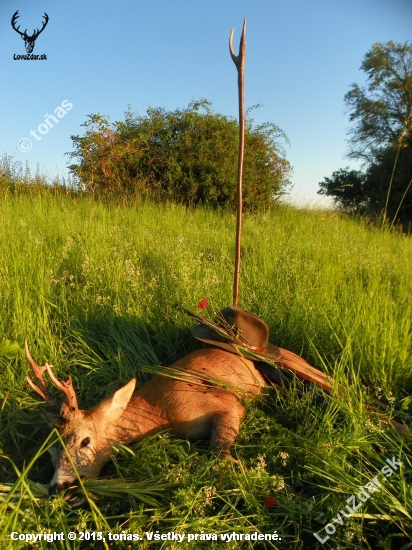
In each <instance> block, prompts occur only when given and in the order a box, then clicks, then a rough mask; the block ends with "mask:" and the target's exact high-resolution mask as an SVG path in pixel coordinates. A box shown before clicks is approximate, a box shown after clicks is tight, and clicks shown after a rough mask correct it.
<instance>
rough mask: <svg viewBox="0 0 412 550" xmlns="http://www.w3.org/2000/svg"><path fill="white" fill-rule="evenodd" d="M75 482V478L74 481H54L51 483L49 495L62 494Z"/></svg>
mask: <svg viewBox="0 0 412 550" xmlns="http://www.w3.org/2000/svg"><path fill="white" fill-rule="evenodd" d="M75 484H76V481H75V480H73V481H72V482H70V481H65V482H64V483H53V485H49V496H53V495H61V494H62V493H64V491H66V489H68V488H69V487H73V485H75Z"/></svg>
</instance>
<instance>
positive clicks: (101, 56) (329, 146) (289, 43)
mask: <svg viewBox="0 0 412 550" xmlns="http://www.w3.org/2000/svg"><path fill="white" fill-rule="evenodd" d="M16 10H19V15H20V17H19V20H18V23H17V24H18V25H20V30H22V31H24V30H25V29H26V28H27V31H28V34H31V33H32V32H33V29H37V28H40V26H41V23H42V17H43V14H44V12H47V14H48V15H49V18H50V19H49V23H48V26H47V28H46V29H45V30H44V32H43V33H42V34H41V35H40V36H39V38H38V39H37V41H36V44H35V48H34V50H33V53H34V54H46V55H47V61H26V60H14V59H13V55H14V54H17V55H22V54H25V53H26V52H25V48H24V42H23V40H22V39H21V38H20V36H19V35H18V34H17V33H16V32H15V31H14V30H13V29H12V27H11V24H10V21H11V17H12V15H13V13H14V12H15V11H16ZM244 17H246V18H247V54H246V70H245V101H246V107H250V106H252V105H255V104H258V103H260V104H261V105H262V107H261V108H260V109H258V110H256V111H254V119H255V121H256V122H257V123H260V122H264V121H271V122H274V123H276V124H277V125H278V126H280V127H281V128H282V130H284V131H285V133H286V134H287V136H288V137H289V139H290V142H291V146H290V147H287V148H286V149H287V158H288V160H289V161H290V162H291V164H292V166H293V169H294V174H293V182H294V188H293V190H292V197H293V198H294V200H298V201H307V200H309V201H311V202H312V203H315V202H317V201H319V200H320V197H319V196H318V195H317V194H316V192H317V190H318V188H319V187H318V183H319V181H321V180H322V179H323V178H324V177H325V176H329V175H330V174H331V173H332V172H333V171H334V170H337V169H339V168H342V167H344V166H354V167H356V164H354V162H353V161H352V162H349V161H348V160H347V159H345V158H344V154H345V152H346V142H345V139H346V131H347V129H348V127H349V120H348V115H347V114H345V109H344V102H343V96H344V94H345V93H346V92H347V91H348V89H349V85H350V84H351V83H353V82H358V83H360V84H362V83H363V82H364V75H363V73H362V72H361V71H360V70H359V68H360V65H361V63H362V59H363V57H364V55H365V53H366V52H367V51H368V50H369V49H370V47H371V45H372V44H373V43H375V42H386V41H388V40H394V41H398V42H405V41H406V40H411V38H412V37H411V28H412V0H277V1H275V0H220V1H214V0H213V1H209V2H205V1H203V2H200V1H196V0H191V1H188V0H151V1H148V0H146V1H140V0H136V1H132V0H118V1H117V2H113V1H110V2H109V1H106V0H100V1H97V0H89V1H87V2H85V1H84V0H83V1H80V0H72V1H71V2H70V3H67V2H62V1H60V0H54V1H51V0H30V1H29V0H17V1H14V0H2V1H1V3H0V26H1V28H0V60H1V62H0V63H1V64H0V71H1V73H0V78H1V80H0V82H1V84H0V86H1V96H0V98H1V103H0V128H1V133H0V151H1V152H2V154H4V153H7V154H8V155H12V156H13V157H14V159H15V160H22V161H23V162H25V161H26V159H27V160H28V161H29V163H30V165H31V166H32V167H34V168H35V167H36V164H37V163H39V164H40V168H41V170H42V171H43V172H44V173H46V174H48V175H50V176H51V177H53V176H54V175H57V174H59V175H65V174H66V173H67V169H66V165H67V163H68V157H67V156H65V155H64V153H65V152H67V151H71V150H72V142H71V140H70V136H71V135H73V134H74V135H76V134H81V133H82V131H83V129H82V128H81V124H82V123H84V122H85V120H86V118H87V115H89V114H91V113H98V112H100V113H101V114H104V115H107V116H108V117H110V119H111V120H112V121H115V120H120V119H122V117H123V113H124V111H125V110H126V109H127V106H128V105H129V104H130V105H131V106H132V108H133V109H134V110H135V111H138V112H139V113H140V114H143V113H145V111H146V109H147V107H148V106H149V105H151V106H154V107H158V106H160V107H165V108H167V109H172V110H173V109H175V108H177V107H179V108H182V107H185V106H187V105H188V103H189V102H190V101H191V99H193V98H194V99H199V98H202V97H205V98H207V99H209V100H210V101H212V104H213V109H214V110H215V111H217V112H220V113H223V114H226V115H232V116H237V109H238V106H237V75H236V69H235V66H234V64H233V62H232V60H231V58H230V55H229V51H228V38H229V34H230V31H231V29H232V27H235V29H236V31H235V38H234V45H235V50H236V52H237V51H238V46H239V38H240V33H241V29H242V23H243V18H244ZM64 100H67V101H68V102H70V103H71V104H72V105H73V107H72V109H71V110H70V111H67V114H66V115H65V116H64V117H63V118H61V119H60V120H59V123H58V124H54V126H53V128H50V130H49V132H48V133H47V134H46V135H43V136H41V137H42V139H41V140H36V139H35V138H33V137H32V136H30V131H31V130H35V131H36V130H37V128H38V126H39V125H40V124H42V123H43V122H44V117H45V115H46V114H52V113H53V112H54V110H55V108H56V107H58V106H59V105H61V103H62V102H63V101H64ZM23 138H29V139H30V140H31V142H32V148H31V150H30V151H28V152H25V153H24V152H21V151H19V149H18V147H17V144H18V142H19V140H21V139H23Z"/></svg>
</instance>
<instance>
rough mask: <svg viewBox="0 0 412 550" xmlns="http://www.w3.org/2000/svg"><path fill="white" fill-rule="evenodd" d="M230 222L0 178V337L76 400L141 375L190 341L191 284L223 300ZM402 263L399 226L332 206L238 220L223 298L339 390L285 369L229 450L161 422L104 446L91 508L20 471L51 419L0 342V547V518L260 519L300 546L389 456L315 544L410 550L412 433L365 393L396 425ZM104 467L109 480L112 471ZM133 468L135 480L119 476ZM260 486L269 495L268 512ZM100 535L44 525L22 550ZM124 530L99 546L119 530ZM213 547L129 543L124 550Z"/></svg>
mask: <svg viewBox="0 0 412 550" xmlns="http://www.w3.org/2000/svg"><path fill="white" fill-rule="evenodd" d="M234 223H235V220H234V216H232V215H231V214H227V213H225V214H221V213H216V212H212V211H209V210H203V209H198V210H188V209H185V208H183V207H180V206H176V205H165V206H162V207H159V206H154V205H151V204H141V205H138V206H135V207H133V206H116V205H114V204H103V203H99V202H96V201H93V200H89V199H87V198H81V199H76V198H75V197H74V198H73V197H69V196H64V195H63V194H62V195H58V196H52V195H51V194H47V193H43V194H26V195H24V196H23V195H19V194H15V195H11V194H3V195H2V196H1V198H0V243H1V246H0V296H1V300H0V341H1V340H2V339H4V340H9V341H10V342H17V343H18V344H19V345H20V348H22V347H23V342H24V339H25V338H27V340H28V341H29V344H30V348H31V351H32V354H33V356H34V357H35V359H36V360H37V362H38V363H39V364H43V363H45V362H46V361H47V362H49V363H51V364H54V365H55V367H56V371H57V373H58V374H59V376H60V377H65V376H67V375H68V374H71V375H72V377H73V379H74V383H75V386H76V388H77V390H78V396H79V400H80V405H81V406H82V407H84V408H87V407H90V406H92V405H94V404H96V403H97V402H99V400H101V399H102V398H103V397H105V396H107V395H109V394H110V393H111V392H113V391H114V390H115V389H117V388H118V387H119V386H120V385H121V384H123V383H125V382H127V381H128V380H129V379H130V378H132V377H134V376H136V377H137V378H138V380H139V384H142V383H144V382H145V381H146V380H147V379H148V377H149V376H150V375H148V374H147V373H146V372H145V369H144V368H143V367H144V366H150V365H158V364H171V363H173V362H174V361H175V360H177V359H179V358H180V357H183V356H184V355H185V354H186V353H188V352H189V351H192V350H193V349H195V348H196V347H197V343H196V342H195V341H194V340H193V339H192V337H191V335H190V332H189V329H190V327H191V321H190V319H188V318H186V317H185V316H184V315H182V314H181V313H179V311H178V310H177V309H176V308H175V304H177V303H178V304H181V305H183V306H185V307H187V308H189V309H192V310H195V309H196V305H197V303H198V302H199V300H200V299H202V298H207V299H208V300H210V301H212V303H213V305H214V307H215V309H220V308H222V307H224V306H226V305H228V304H230V303H231V296H232V279H233V258H234V253H233V250H234ZM411 267H412V241H411V239H410V237H408V236H405V235H401V234H399V235H398V234H393V233H392V234H391V233H390V232H389V231H388V230H383V231H382V230H378V229H376V228H374V227H372V226H368V225H367V224H366V223H363V222H357V221H355V220H350V219H346V218H344V217H342V216H340V215H339V214H337V213H333V212H315V211H299V210H295V209H292V208H288V207H278V208H276V209H273V210H272V211H271V212H268V213H266V214H264V215H259V216H248V217H246V218H245V220H244V230H243V247H242V273H241V287H240V302H239V305H240V306H241V307H243V308H245V309H248V310H250V311H253V312H254V313H256V314H258V315H260V316H261V317H262V318H263V319H265V321H266V322H267V323H268V325H269V327H270V333H271V341H272V342H273V343H274V344H278V345H280V346H282V347H285V348H287V349H290V350H292V351H294V352H296V353H301V354H302V355H303V357H304V358H305V359H306V360H308V361H309V362H310V363H311V364H313V365H315V366H317V367H318V368H321V369H323V370H325V371H326V372H327V373H328V374H330V375H332V376H334V377H335V378H337V379H338V380H339V381H340V382H341V383H342V384H344V385H346V386H347V388H348V394H349V399H348V401H343V400H342V399H340V398H338V397H328V396H324V395H323V394H322V393H321V392H320V391H319V390H317V389H313V390H311V391H309V392H307V393H302V392H301V390H300V388H299V384H297V385H296V387H294V388H291V389H289V390H285V389H275V390H273V391H272V392H271V394H270V396H269V397H267V398H265V399H264V400H263V401H259V402H257V403H254V404H249V405H248V410H247V415H246V418H245V421H244V423H243V424H242V429H241V433H240V435H239V437H238V439H237V442H236V445H235V448H234V450H233V453H234V455H235V456H236V457H237V458H238V459H239V461H240V464H239V466H232V465H228V464H227V463H226V462H225V461H224V460H222V459H221V458H220V457H219V456H215V455H213V454H210V453H209V452H208V445H207V442H205V443H197V444H195V445H191V446H190V445H189V444H188V443H187V442H186V441H180V440H176V438H174V437H173V436H171V435H169V434H167V433H163V434H158V435H156V436H154V437H150V438H148V439H147V440H144V441H143V442H140V443H138V444H135V445H132V446H131V452H128V450H126V449H120V451H119V452H118V453H117V454H116V456H115V457H114V459H113V461H112V463H111V464H109V465H108V466H107V467H106V468H105V469H104V470H103V472H102V474H101V476H102V478H104V479H105V480H106V482H105V483H106V492H105V491H103V494H106V495H107V494H112V495H113V496H112V497H110V498H109V497H107V496H106V497H103V498H100V499H99V500H94V499H96V498H98V497H97V496H96V495H98V488H97V489H96V487H95V489H96V491H97V492H96V493H93V486H92V485H91V486H90V487H89V490H90V498H89V501H90V502H89V505H88V506H86V507H84V508H82V509H78V510H70V509H69V508H68V507H67V506H66V505H65V504H64V502H63V501H62V500H61V499H56V500H48V499H47V498H41V497H42V491H43V490H44V489H43V485H36V483H37V484H45V483H48V481H50V479H51V477H52V472H53V468H52V466H51V462H50V460H49V458H48V456H47V453H46V452H44V450H45V448H46V447H47V445H48V441H47V437H48V433H49V429H48V428H47V425H46V422H45V421H44V422H43V420H41V412H42V411H45V410H47V406H46V405H44V404H42V403H41V402H40V400H39V399H38V398H37V396H35V395H33V394H32V393H31V392H30V391H29V388H28V386H27V384H26V382H25V376H26V374H27V373H28V365H27V364H26V361H25V359H24V357H23V355H22V354H21V353H20V354H18V355H17V356H13V355H11V354H7V353H4V354H3V355H1V356H0V403H1V406H0V485H1V484H3V493H1V491H2V489H1V488H0V493H1V494H2V496H1V497H0V532H1V533H2V536H3V542H2V543H1V544H2V546H1V547H2V548H3V547H4V548H9V547H10V548H13V549H16V548H26V544H25V543H24V542H18V541H14V542H12V541H10V533H11V531H16V530H17V531H20V532H33V533H36V532H43V531H44V530H45V531H48V530H50V531H51V532H53V531H56V532H61V531H64V532H66V533H67V532H69V531H75V530H76V529H77V530H79V531H85V530H86V529H88V530H89V531H93V530H95V531H103V532H108V531H110V530H111V531H112V532H113V533H121V532H122V531H127V532H129V533H138V534H140V535H142V534H143V533H145V532H146V531H147V532H148V531H150V530H154V531H156V530H159V531H160V532H162V533H166V532H168V531H175V532H181V533H201V531H202V530H203V531H205V532H215V533H232V532H233V531H235V532H237V533H248V532H254V531H258V532H262V533H266V532H273V531H274V530H277V532H278V533H279V536H280V537H281V538H282V540H281V541H280V542H260V543H258V546H257V547H258V548H283V547H285V546H286V545H287V546H291V547H294V548H317V547H321V545H320V543H318V542H317V540H316V539H315V537H314V536H313V532H322V533H323V534H325V531H322V529H323V528H324V526H325V525H326V524H327V523H329V521H330V519H331V518H332V517H335V516H336V514H337V513H338V512H339V510H340V509H341V508H342V507H343V506H344V505H345V500H346V499H347V498H348V497H349V496H350V495H351V494H352V493H354V492H357V489H358V487H360V486H361V485H364V484H365V483H367V482H368V481H370V480H371V479H372V478H373V477H374V475H375V474H376V473H377V472H378V471H379V470H380V468H381V467H382V466H383V464H384V463H385V459H386V458H392V457H393V456H395V457H396V458H398V459H400V460H401V462H402V464H403V466H402V469H401V472H400V473H395V474H394V475H393V476H392V477H391V478H390V482H388V484H387V485H386V486H385V489H384V490H382V491H380V492H377V493H375V494H374V495H373V496H372V497H371V498H370V499H369V500H368V501H367V502H366V503H365V504H364V505H363V507H362V508H361V510H360V511H359V512H360V514H358V515H357V517H352V518H348V519H347V521H346V522H345V524H344V525H343V526H340V525H337V529H336V533H335V534H334V535H333V536H331V538H330V539H329V541H327V542H326V543H325V545H324V547H325V548H348V549H349V548H351V549H355V548H356V549H357V548H387V549H392V548H409V547H412V546H411V543H410V534H411V533H412V514H411V502H412V488H411V480H412V470H411V463H410V456H411V448H412V445H411V438H410V437H403V436H400V435H398V434H397V433H396V432H395V431H394V430H392V429H388V427H387V426H385V425H384V424H380V422H379V420H378V419H377V418H376V417H375V418H374V417H373V416H371V415H370V414H368V413H367V412H366V410H365V408H364V406H363V405H362V403H363V402H365V401H366V400H367V399H369V400H372V399H375V400H376V402H377V403H378V404H381V405H382V407H383V408H386V410H387V411H388V412H389V413H391V414H394V415H396V418H397V419H398V420H400V421H405V422H406V423H409V424H410V425H412V414H411V410H412V409H411V407H412V405H411V404H410V403H411V399H410V394H411V393H412V377H411V368H412V359H411V332H412V330H411V323H412V306H411V304H412V301H411V291H412V282H411ZM146 370H147V369H146ZM111 478H113V479H117V480H118V479H124V480H125V482H124V483H123V484H122V483H120V482H118V484H117V486H116V483H117V482H110V479H111ZM129 480H131V481H130V483H132V485H130V484H129V485H128V486H127V487H126V485H127V483H129ZM126 481H127V483H126ZM138 482H139V483H141V484H143V485H133V483H138ZM10 487H11V489H10ZM150 487H152V488H153V487H154V489H155V490H154V491H151V489H150ZM86 489H87V485H86ZM146 489H147V492H146V493H145V491H146ZM156 489H158V490H156ZM148 494H150V495H149V496H150V498H149V500H148V497H147V495H148ZM145 495H146V498H145ZM267 496H272V497H275V498H276V499H277V503H276V504H275V505H274V506H272V507H270V508H266V507H265V505H264V499H265V498H266V497H267ZM153 499H154V500H153ZM102 544H103V543H101V542H96V543H92V542H89V543H88V545H87V546H85V545H84V544H83V546H82V545H81V544H80V543H78V542H77V543H69V542H64V543H58V542H56V543H47V542H45V541H43V542H39V543H37V546H36V547H37V548H46V547H47V548H51V547H56V548H86V547H87V548H102V547H103V546H102ZM106 544H107V545H108V546H110V545H113V544H114V543H113V542H112V543H110V542H109V541H106ZM122 544H123V546H122ZM122 544H120V543H119V544H118V545H117V546H116V547H124V548H128V547H129V546H128V544H130V543H126V542H125V543H122ZM221 544H222V543H221V542H218V543H214V542H203V541H197V542H196V541H194V542H192V543H190V545H189V544H188V543H186V542H185V543H182V544H179V543H176V542H172V541H169V542H166V543H163V546H162V543H154V542H152V543H149V542H148V541H147V540H145V541H142V542H141V543H140V547H142V548H146V547H149V546H150V547H159V548H160V547H165V548H166V547H167V548H178V547H179V548H186V547H190V548H203V547H206V546H211V547H214V546H216V547H217V546H219V547H220V545H221ZM239 544H240V543H239V542H234V543H225V545H226V547H228V548H239ZM242 544H243V547H244V548H251V547H252V546H253V544H255V543H252V542H250V543H249V542H248V543H246V542H243V543H242Z"/></svg>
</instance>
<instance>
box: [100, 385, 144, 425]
mask: <svg viewBox="0 0 412 550" xmlns="http://www.w3.org/2000/svg"><path fill="white" fill-rule="evenodd" d="M135 386H136V378H132V379H131V380H130V382H128V383H127V384H126V385H125V386H123V388H120V390H117V392H116V393H114V394H113V395H112V397H110V398H109V399H107V400H106V401H105V402H104V403H103V406H104V408H105V409H106V410H105V417H106V420H107V421H108V422H109V423H111V422H115V421H116V420H117V419H118V418H119V417H120V416H122V414H123V413H124V411H125V409H126V407H127V404H128V403H129V401H130V398H131V397H132V395H133V392H134V389H135Z"/></svg>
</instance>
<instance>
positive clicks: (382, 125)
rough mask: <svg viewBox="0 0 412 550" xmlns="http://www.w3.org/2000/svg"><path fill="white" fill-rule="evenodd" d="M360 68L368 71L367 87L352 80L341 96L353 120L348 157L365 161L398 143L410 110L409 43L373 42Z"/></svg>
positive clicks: (411, 71) (411, 65) (411, 63)
mask: <svg viewBox="0 0 412 550" xmlns="http://www.w3.org/2000/svg"><path fill="white" fill-rule="evenodd" d="M361 69H362V70H363V71H365V72H366V74H367V75H368V76H367V82H368V85H367V87H364V88H361V87H360V86H359V85H358V84H352V86H351V89H350V90H349V92H348V93H347V94H346V95H345V98H344V99H345V103H346V106H347V108H348V111H349V113H350V114H349V120H350V121H351V122H354V125H353V126H352V128H351V129H350V130H349V135H350V139H349V153H348V157H349V158H354V159H361V160H363V161H365V162H366V164H367V165H368V164H371V163H373V162H376V160H378V157H379V156H380V154H381V153H382V151H384V150H385V149H388V148H389V147H397V145H398V142H399V139H400V136H401V135H402V133H403V132H404V130H405V124H407V123H406V121H407V120H408V117H409V116H410V113H411V112H412V44H409V43H408V42H405V44H399V43H396V42H392V41H389V42H386V43H384V44H380V43H377V44H374V45H373V46H372V48H371V49H370V50H369V51H368V52H367V54H366V55H365V57H364V59H363V62H362V65H361ZM409 124H410V121H409ZM409 130H410V126H409ZM411 137H412V136H411V135H410V134H409V136H408V138H409V143H410V142H411Z"/></svg>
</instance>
